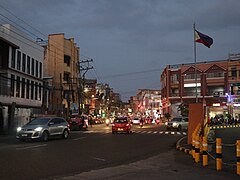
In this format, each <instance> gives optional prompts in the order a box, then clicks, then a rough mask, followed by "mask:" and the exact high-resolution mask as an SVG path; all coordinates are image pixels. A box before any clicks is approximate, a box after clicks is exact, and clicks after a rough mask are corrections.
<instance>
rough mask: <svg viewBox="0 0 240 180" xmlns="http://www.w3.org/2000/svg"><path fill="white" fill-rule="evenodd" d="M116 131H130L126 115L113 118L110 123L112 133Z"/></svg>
mask: <svg viewBox="0 0 240 180" xmlns="http://www.w3.org/2000/svg"><path fill="white" fill-rule="evenodd" d="M118 132H126V133H128V134H129V133H131V124H130V123H129V121H128V119H127V117H117V118H115V119H114V121H113V124H112V134H114V133H118Z"/></svg>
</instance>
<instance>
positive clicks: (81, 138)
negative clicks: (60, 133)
mask: <svg viewBox="0 0 240 180" xmlns="http://www.w3.org/2000/svg"><path fill="white" fill-rule="evenodd" d="M86 138H87V137H80V138H75V139H73V141H77V140H81V139H86Z"/></svg>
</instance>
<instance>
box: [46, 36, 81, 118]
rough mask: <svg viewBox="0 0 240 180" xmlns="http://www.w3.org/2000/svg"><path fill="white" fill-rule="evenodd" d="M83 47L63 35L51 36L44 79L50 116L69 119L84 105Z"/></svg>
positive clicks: (47, 108) (47, 110) (47, 46)
mask: <svg viewBox="0 0 240 180" xmlns="http://www.w3.org/2000/svg"><path fill="white" fill-rule="evenodd" d="M79 53H80V48H79V47H77V46H76V44H75V43H74V39H73V38H70V39H66V38H65V36H64V34H63V33H60V34H50V35H49V36H48V44H47V45H46V46H45V57H44V78H45V79H46V80H45V83H46V84H47V87H48V88H47V89H48V91H46V94H48V98H47V99H46V101H45V109H46V112H47V113H49V114H56V115H61V116H64V117H65V116H69V115H71V113H72V112H73V111H74V113H78V111H79V105H80V91H81V87H80V67H79V61H80V54H79Z"/></svg>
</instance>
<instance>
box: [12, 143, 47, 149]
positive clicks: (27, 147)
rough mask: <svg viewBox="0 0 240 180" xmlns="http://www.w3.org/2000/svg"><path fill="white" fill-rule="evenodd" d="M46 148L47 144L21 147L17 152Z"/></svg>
mask: <svg viewBox="0 0 240 180" xmlns="http://www.w3.org/2000/svg"><path fill="white" fill-rule="evenodd" d="M44 146H47V144H40V145H35V146H26V147H20V148H16V150H24V149H33V148H39V147H44Z"/></svg>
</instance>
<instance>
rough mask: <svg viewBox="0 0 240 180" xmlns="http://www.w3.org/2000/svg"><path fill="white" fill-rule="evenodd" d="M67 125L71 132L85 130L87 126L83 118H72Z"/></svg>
mask: <svg viewBox="0 0 240 180" xmlns="http://www.w3.org/2000/svg"><path fill="white" fill-rule="evenodd" d="M68 124H69V126H70V129H71V130H87V124H86V122H85V121H84V117H79V116H72V117H71V118H70V119H69V120H68Z"/></svg>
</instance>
